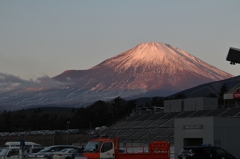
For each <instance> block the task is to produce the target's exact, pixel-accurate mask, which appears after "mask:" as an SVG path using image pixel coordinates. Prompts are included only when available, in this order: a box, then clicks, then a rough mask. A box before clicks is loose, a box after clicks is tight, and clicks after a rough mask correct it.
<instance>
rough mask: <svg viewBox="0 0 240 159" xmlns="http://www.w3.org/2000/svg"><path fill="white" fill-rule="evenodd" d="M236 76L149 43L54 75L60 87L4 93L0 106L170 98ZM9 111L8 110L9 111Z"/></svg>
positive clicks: (175, 51)
mask: <svg viewBox="0 0 240 159" xmlns="http://www.w3.org/2000/svg"><path fill="white" fill-rule="evenodd" d="M231 77H233V76H232V75H231V74H229V73H226V72H224V71H222V70H220V69H218V68H216V67H214V66H212V65H210V64H207V63H205V62H204V61H202V60H200V59H198V58H197V57H194V56H193V55H191V54H189V53H187V52H185V51H183V50H181V49H179V48H177V47H174V46H171V45H169V44H163V43H157V42H149V43H142V44H139V45H137V46H136V47H134V48H132V49H130V50H128V51H125V52H123V53H120V54H118V55H117V56H115V57H112V58H109V59H107V60H105V61H103V62H102V63H100V64H98V65H96V66H94V67H92V68H90V69H87V70H67V71H64V72H63V73H61V74H59V75H57V76H55V77H53V78H52V79H53V80H54V81H55V82H57V83H64V86H63V85H62V87H58V88H56V87H51V86H50V87H45V88H41V89H21V90H15V91H11V92H6V93H2V94H0V103H1V106H6V105H11V106H14V108H18V109H22V108H24V107H28V106H34V105H50V104H55V105H57V104H73V103H75V104H76V103H77V105H78V106H79V105H84V104H85V105H86V104H87V103H92V102H95V101H97V100H111V99H113V98H116V97H118V96H120V97H122V98H125V99H131V98H132V99H133V98H138V97H151V96H152V97H153V96H162V97H165V96H168V95H171V94H174V93H177V92H180V91H182V90H185V89H189V88H191V87H195V86H197V85H201V84H204V83H208V82H213V81H219V80H224V79H228V78H231ZM16 99H17V101H16ZM5 108H6V107H5Z"/></svg>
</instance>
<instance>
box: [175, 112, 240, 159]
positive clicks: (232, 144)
mask: <svg viewBox="0 0 240 159" xmlns="http://www.w3.org/2000/svg"><path fill="white" fill-rule="evenodd" d="M239 134H240V119H239V118H224V117H190V118H176V119H175V120H174V149H175V153H179V152H180V151H181V149H182V148H183V147H184V139H193V140H194V139H199V138H202V143H203V144H212V145H214V146H219V147H222V148H223V149H225V150H227V151H228V152H230V153H232V154H233V155H235V156H237V157H238V158H240V151H239V150H238V149H239V147H240V142H239V141H240V135H239ZM189 146H190V145H189Z"/></svg>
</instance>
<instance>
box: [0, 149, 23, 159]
mask: <svg viewBox="0 0 240 159" xmlns="http://www.w3.org/2000/svg"><path fill="white" fill-rule="evenodd" d="M0 158H1V159H23V152H22V148H21V147H6V148H4V149H2V151H1V152H0Z"/></svg>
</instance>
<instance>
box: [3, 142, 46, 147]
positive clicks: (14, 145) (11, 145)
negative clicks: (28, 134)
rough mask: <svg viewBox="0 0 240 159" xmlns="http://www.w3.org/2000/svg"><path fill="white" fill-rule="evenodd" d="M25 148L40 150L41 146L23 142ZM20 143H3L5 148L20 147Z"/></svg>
mask: <svg viewBox="0 0 240 159" xmlns="http://www.w3.org/2000/svg"><path fill="white" fill-rule="evenodd" d="M24 144H25V146H24V147H26V148H41V147H42V146H41V145H40V144H37V143H35V142H30V141H25V142H24ZM20 146H21V142H20V141H9V142H6V143H5V147H20Z"/></svg>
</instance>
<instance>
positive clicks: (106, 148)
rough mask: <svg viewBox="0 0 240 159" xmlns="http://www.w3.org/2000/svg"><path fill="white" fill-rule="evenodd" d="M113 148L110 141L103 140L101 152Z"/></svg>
mask: <svg viewBox="0 0 240 159" xmlns="http://www.w3.org/2000/svg"><path fill="white" fill-rule="evenodd" d="M112 148H113V145H112V142H105V143H104V144H103V146H102V149H101V152H107V151H109V150H111V149H112Z"/></svg>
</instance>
